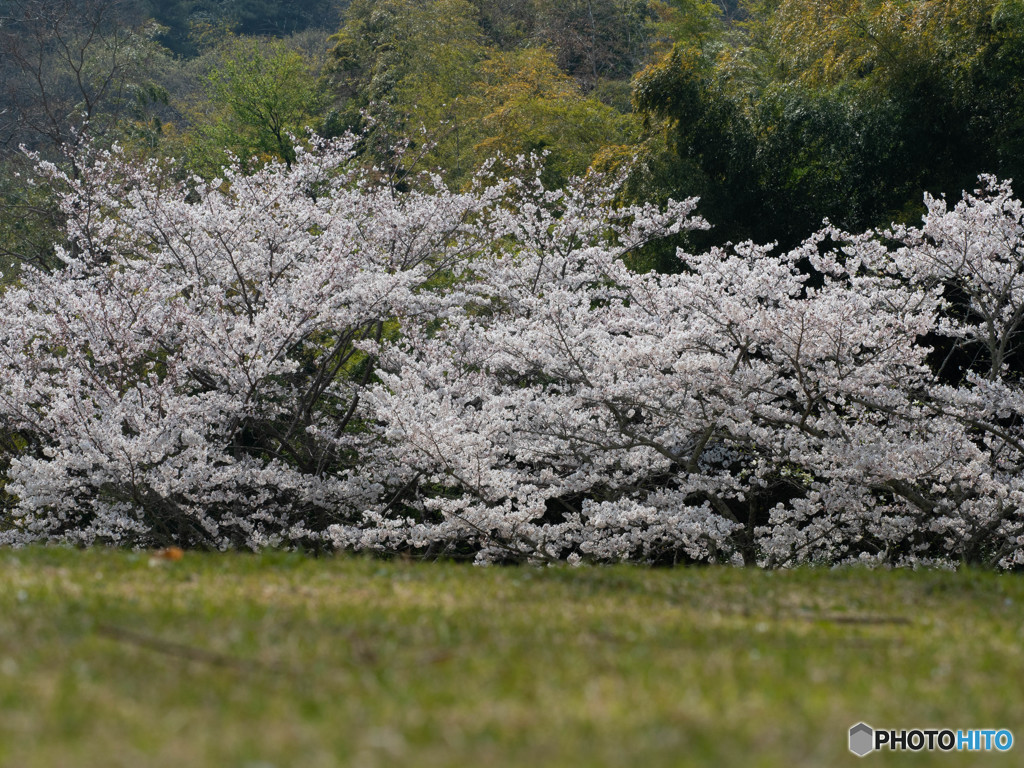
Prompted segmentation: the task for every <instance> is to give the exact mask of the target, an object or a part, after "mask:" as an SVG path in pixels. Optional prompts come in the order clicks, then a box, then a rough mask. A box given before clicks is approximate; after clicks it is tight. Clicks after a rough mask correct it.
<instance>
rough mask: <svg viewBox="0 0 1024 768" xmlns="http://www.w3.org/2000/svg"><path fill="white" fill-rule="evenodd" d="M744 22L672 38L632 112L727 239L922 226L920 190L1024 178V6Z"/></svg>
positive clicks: (752, 10) (840, 9) (898, 6)
mask: <svg viewBox="0 0 1024 768" xmlns="http://www.w3.org/2000/svg"><path fill="white" fill-rule="evenodd" d="M747 10H748V12H749V16H748V17H747V18H746V20H745V21H743V22H742V23H739V24H733V25H731V26H729V27H724V28H721V29H720V30H719V33H718V34H717V36H716V35H715V34H710V35H709V32H708V28H706V27H705V28H692V29H689V30H687V29H686V28H684V27H678V26H677V27H675V28H674V30H673V34H674V35H676V36H677V37H678V38H679V39H680V43H679V45H678V47H677V48H676V49H674V50H673V51H670V52H667V53H666V54H664V55H663V57H662V58H661V60H660V61H658V62H655V63H654V64H652V65H651V66H650V67H649V68H648V69H647V70H645V71H644V72H642V73H641V74H640V75H639V76H638V78H637V80H636V91H635V103H636V105H637V107H638V108H639V109H641V110H642V111H644V112H645V113H646V114H647V115H648V116H649V118H658V119H660V120H662V121H664V123H663V125H664V126H665V127H666V128H667V130H668V131H669V135H670V138H671V141H670V144H671V146H672V148H673V150H674V151H675V152H676V153H677V154H678V155H679V157H680V158H681V159H682V160H683V162H684V164H685V165H686V166H687V167H688V169H689V170H688V171H686V172H684V173H682V174H680V175H677V176H676V177H675V178H673V179H670V180H667V181H668V184H669V187H670V188H671V189H672V191H673V192H674V193H675V194H677V195H678V194H701V195H702V196H703V197H704V207H703V210H704V213H705V214H706V215H707V216H708V217H709V218H711V219H712V220H714V221H716V222H721V224H722V225H724V226H720V228H719V230H718V233H717V235H716V237H718V238H719V239H735V238H737V237H750V236H755V235H756V237H757V238H758V239H762V240H764V239H778V240H780V241H782V242H783V243H784V244H787V245H792V244H794V243H795V242H796V241H798V240H799V239H800V238H802V237H803V236H804V235H805V234H806V233H807V232H809V231H811V230H812V229H814V228H815V227H816V226H818V225H819V224H820V222H821V220H822V219H823V218H825V217H827V218H829V219H831V220H832V221H834V222H837V223H840V224H841V225H842V226H844V227H847V228H851V229H856V228H863V227H867V226H873V225H878V224H884V223H887V222H889V221H891V220H893V219H894V218H895V219H900V220H907V219H913V218H916V217H917V216H918V215H919V213H920V212H921V210H922V209H921V203H920V201H921V195H922V192H923V191H925V190H927V191H930V192H932V193H940V192H941V193H949V194H956V193H958V192H959V191H960V190H961V189H964V188H970V187H971V186H972V184H973V180H974V178H975V177H976V176H977V174H978V173H981V172H994V173H998V174H999V175H1002V176H1007V177H1015V176H1016V177H1020V175H1021V171H1022V170H1024V160H1022V157H1024V155H1022V154H1021V152H1020V151H1019V149H1020V147H1021V143H1020V142H1021V139H1020V136H1021V130H1020V128H1021V126H1022V125H1024V119H1022V116H1024V98H1022V86H1021V82H1022V76H1021V73H1022V72H1024V67H1022V66H1021V64H1022V39H1024V23H1022V22H1024V15H1022V11H1021V3H1020V2H1019V0H1007V1H1005V2H1000V1H998V0H983V1H982V2H976V1H975V0H921V1H920V2H913V3H907V2H901V1H900V0H874V1H873V2H867V3H864V2H860V1H859V0H828V1H826V2H810V0H764V1H762V2H751V3H749V5H748V7H747ZM666 29H673V28H671V27H666ZM651 125H652V126H654V123H651ZM647 193H648V194H655V192H654V191H653V190H650V189H649V190H647Z"/></svg>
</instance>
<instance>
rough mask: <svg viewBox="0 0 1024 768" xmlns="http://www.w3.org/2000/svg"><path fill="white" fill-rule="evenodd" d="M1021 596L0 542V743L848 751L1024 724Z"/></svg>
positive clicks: (243, 752) (460, 750) (160, 752)
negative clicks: (930, 731) (869, 734)
mask: <svg viewBox="0 0 1024 768" xmlns="http://www.w3.org/2000/svg"><path fill="white" fill-rule="evenodd" d="M1022 606H1024V579H1021V577H1020V576H1019V575H997V574H990V573H975V572H969V571H968V572H960V573H940V572H916V573H915V572H909V571H901V572H884V571H879V572H870V571H863V570H834V571H813V570H797V571H788V572H762V571H753V570H743V569H728V568H722V569H718V568H714V569H711V568H699V569H698V568H692V569H675V570H651V569H643V568H633V567H615V568H594V569H578V570H572V569H568V568H565V569H562V568H551V569H531V568H508V569H504V568H493V569H480V568H473V567H471V566H467V565H457V564H446V563H433V564H422V563H408V562H398V561H392V562H382V561H376V560H372V559H364V558H349V557H337V558H328V559H312V558H306V557H303V556H299V555H283V554H265V555H259V556H256V555H238V554H233V555H220V554H192V553H189V554H186V555H185V557H184V558H183V559H181V560H180V561H169V560H163V559H159V558H154V557H152V555H151V554H150V553H129V552H115V551H105V550H91V551H68V550H60V549H32V550H22V551H4V552H0V765H2V766H11V767H12V768H13V767H14V766H18V767H19V768H34V767H36V766H38V767H40V768H41V767H42V766H47V767H49V766H77V767H80V768H88V767H89V766H97V767H98V766H103V768H114V767H115V766H176V767H179V766H218V767H221V766H223V767H225V768H229V767H233V766H237V767H238V768H242V767H246V768H267V767H268V766H278V767H279V768H283V766H308V767H310V768H316V767H317V766H334V765H362V766H388V765H395V766H399V765H401V766H412V765H415V766H443V765H444V766H448V765H450V766H470V765H487V766H521V765H529V766H568V765H587V766H589V765H594V766H598V765H607V766H629V765H637V766H640V765H642V766H671V765H716V766H727V765H744V766H823V765H840V764H853V763H854V762H855V761H856V758H854V757H853V756H852V755H851V754H850V753H849V752H847V749H846V738H847V729H848V728H849V727H850V726H851V725H852V724H854V723H856V722H858V721H860V720H864V721H866V722H868V723H870V724H872V725H874V726H877V727H891V728H908V729H909V728H914V727H921V728H925V727H940V728H944V727H948V728H952V729H957V728H1008V729H1010V730H1012V731H1014V732H1015V735H1017V736H1018V737H1024V727H1022V726H1021V723H1022V722H1024V697H1022V696H1021V695H1020V685H1019V681H1020V680H1022V679H1024V651H1022V647H1024V644H1022V639H1024V618H1022V612H1021V607H1022ZM1019 749H1020V747H1019V745H1018V746H1015V747H1014V748H1013V749H1012V750H1011V751H1010V752H1008V753H1006V754H995V753H992V754H975V755H961V756H954V755H945V754H941V753H940V754H933V755H929V754H920V755H916V756H914V755H906V754H904V755H895V754H889V753H881V754H874V755H871V756H869V758H868V759H869V760H870V761H871V764H872V765H896V764H900V765H902V764H913V765H927V764H932V763H935V764H938V763H941V764H943V765H966V764H968V763H970V764H984V765H986V766H987V765H993V766H996V765H1009V764H1011V762H1014V763H1015V762H1016V759H1019V757H1018V756H1017V753H1018V752H1019ZM1015 758H1016V759H1015Z"/></svg>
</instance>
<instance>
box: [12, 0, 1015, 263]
mask: <svg viewBox="0 0 1024 768" xmlns="http://www.w3.org/2000/svg"><path fill="white" fill-rule="evenodd" d="M0 70H2V71H0V83H2V87H0V205H2V206H3V215H0V250H2V252H3V254H4V255H5V256H6V257H7V258H8V259H10V260H12V261H13V262H15V263H17V262H21V261H26V260H27V261H32V262H36V263H40V262H45V261H46V259H48V258H49V252H50V249H51V248H52V244H53V242H54V237H53V234H54V232H55V227H56V226H57V225H58V224H59V218H60V217H59V214H58V213H57V212H56V211H54V210H52V206H50V205H48V204H47V196H46V191H45V190H44V189H40V188H36V187H31V186H29V185H27V184H26V182H25V181H24V180H25V178H26V175H25V170H26V168H27V167H28V161H27V160H26V158H25V157H24V155H23V154H22V153H21V151H20V150H19V146H21V145H24V146H26V147H27V148H28V149H30V150H34V151H37V152H40V153H41V154H42V155H43V156H44V157H56V156H57V154H58V147H60V146H61V145H67V144H71V145H73V144H74V143H75V142H76V141H77V140H78V139H79V137H80V136H82V135H83V134H82V131H83V128H84V126H85V125H86V124H88V133H89V135H90V136H91V137H92V138H93V140H94V141H98V142H100V143H101V144H109V143H111V142H114V141H117V142H120V143H122V144H124V145H126V146H128V147H129V148H130V149H131V151H132V152H133V153H136V154H137V155H139V156H151V157H158V158H176V159H177V160H178V162H177V164H176V165H175V166H174V168H173V170H174V172H175V173H177V174H179V175H180V174H185V173H197V174H200V175H202V176H204V177H210V176H212V175H215V174H216V172H217V170H218V169H219V168H220V167H221V166H222V164H224V163H225V162H226V161H227V159H228V155H229V153H230V154H234V155H237V156H239V157H241V158H243V159H244V160H247V161H248V159H249V158H252V159H253V161H254V162H256V163H259V162H261V161H262V160H265V159H267V158H270V157H279V158H282V159H285V160H289V159H290V158H291V157H292V155H293V151H294V150H293V147H292V142H293V140H295V139H294V138H293V137H296V136H297V137H299V140H302V137H304V136H305V135H306V132H307V130H313V131H315V132H317V133H319V134H321V135H325V136H336V135H340V134H342V133H344V132H345V131H355V132H358V133H360V134H361V135H362V136H363V141H362V145H361V150H360V151H361V153H362V155H363V157H364V158H365V159H366V160H367V162H373V163H376V164H378V165H381V166H386V167H388V168H391V169H392V170H393V171H394V172H397V173H398V177H400V176H401V175H402V174H404V173H406V172H408V171H410V170H412V169H425V168H429V169H440V170H441V171H442V172H443V173H444V175H445V176H446V178H447V180H448V181H449V183H451V184H454V185H455V186H459V185H460V184H463V183H466V181H467V180H468V179H469V177H470V176H471V174H472V173H473V171H474V170H475V169H476V168H477V167H478V166H479V165H480V163H481V162H483V161H484V160H485V159H486V158H488V157H490V156H492V155H494V154H495V153H497V152H499V151H500V152H503V153H506V154H512V155H514V154H518V153H529V152H546V153H547V160H546V170H545V173H546V177H547V178H546V180H547V181H548V182H550V183H552V184H556V185H557V184H559V183H561V182H563V181H564V180H565V179H566V178H567V177H569V176H570V175H574V174H582V173H584V172H585V171H586V169H587V168H588V167H590V166H596V167H598V168H601V169H605V170H607V169H610V168H616V167H618V166H620V165H622V164H624V163H627V162H631V161H632V158H634V156H635V157H636V158H637V160H636V161H635V162H633V163H632V165H631V169H632V170H631V174H630V180H629V183H628V185H627V190H628V192H627V194H628V196H629V197H630V198H631V200H630V201H631V202H635V201H664V200H666V199H668V198H669V197H674V198H676V199H681V198H685V197H688V196H691V195H698V196H700V198H701V208H700V212H701V213H702V214H703V215H704V216H705V217H706V218H707V219H708V220H709V221H711V222H712V223H713V224H714V228H713V229H712V230H711V231H709V232H707V233H699V234H696V235H694V234H691V235H690V237H691V238H694V237H696V238H698V240H699V242H697V243H695V245H697V246H706V245H708V244H712V243H723V242H726V241H732V242H738V241H739V240H742V239H745V238H754V239H756V240H758V241H762V242H764V241H778V242H779V243H780V244H781V245H782V246H792V245H794V244H796V243H797V242H799V241H800V239H802V238H803V237H805V236H806V235H807V234H808V233H809V232H811V231H813V230H814V229H816V228H817V227H818V226H819V225H820V223H821V221H822V219H823V218H828V219H830V220H831V221H832V222H833V223H834V224H836V225H837V226H840V227H843V228H846V229H849V230H859V229H863V228H865V227H869V226H876V225H884V224H888V223H890V222H892V221H901V222H915V221H917V220H919V217H920V214H921V213H922V212H923V210H924V209H923V203H922V195H923V193H924V192H925V191H927V192H930V193H932V194H935V195H939V194H949V195H952V196H955V195H958V194H959V193H960V191H961V190H963V189H970V188H973V186H974V183H975V179H976V177H977V175H978V174H979V173H980V172H986V173H994V174H996V175H998V176H1000V177H1004V178H1006V177H1009V178H1019V177H1021V173H1020V170H1021V166H1022V163H1024V159H1022V158H1024V95H1022V78H1021V72H1022V71H1024V2H1022V1H1021V0H826V1H824V2H821V1H819V0H814V1H813V2H812V1H811V0H717V1H716V2H712V0H668V1H667V2H662V0H570V1H569V2H555V1H554V0H513V1H512V2H496V1H495V0H354V1H353V2H351V3H350V4H349V3H344V2H338V1H337V0H299V1H298V2H288V3H285V2H281V1H277V0H181V1H180V2H159V3H158V2H153V1H151V0H2V2H0ZM671 253H672V248H671V247H670V246H665V247H663V248H662V249H661V250H660V251H652V252H651V253H649V254H648V257H647V258H646V261H644V262H638V266H642V267H656V268H661V269H672V268H673V265H674V263H675V262H674V259H672V258H671Z"/></svg>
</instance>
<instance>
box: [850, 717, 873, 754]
mask: <svg viewBox="0 0 1024 768" xmlns="http://www.w3.org/2000/svg"><path fill="white" fill-rule="evenodd" d="M874 742H875V731H874V729H873V728H872V727H871V726H870V725H868V724H867V723H857V724H856V725H855V726H853V727H852V728H851V729H850V751H851V752H853V754H855V755H856V756H857V757H864V755H866V754H868V752H870V751H872V750H873V749H874V748H875V745H874Z"/></svg>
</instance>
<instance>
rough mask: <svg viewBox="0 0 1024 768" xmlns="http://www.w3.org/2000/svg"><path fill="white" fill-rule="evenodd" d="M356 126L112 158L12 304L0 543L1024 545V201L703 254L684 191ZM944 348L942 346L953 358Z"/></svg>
mask: <svg viewBox="0 0 1024 768" xmlns="http://www.w3.org/2000/svg"><path fill="white" fill-rule="evenodd" d="M352 147H353V140H351V139H344V140H341V141H339V142H334V143H323V142H318V143H315V146H314V149H313V150H311V151H302V152H299V154H298V156H297V157H296V159H295V161H294V162H293V163H292V164H291V167H287V166H285V165H283V164H270V165H268V166H267V167H265V168H263V169H262V170H259V171H256V172H254V173H251V174H248V175H247V174H245V173H242V172H241V171H239V170H238V169H237V168H234V169H230V168H229V169H227V170H226V171H225V173H224V175H223V178H221V179H216V180H214V181H212V182H210V183H204V182H201V181H200V180H198V179H192V180H189V181H187V182H184V183H175V182H171V181H169V180H167V179H165V178H164V177H162V176H161V174H160V171H159V168H158V167H157V166H155V165H150V166H145V167H139V166H136V165H132V164H131V163H128V162H127V161H124V160H122V159H121V158H120V156H119V155H118V154H117V152H116V151H115V152H112V153H100V154H98V155H97V156H96V157H95V158H94V159H93V161H92V162H91V163H79V167H80V168H81V167H85V168H87V170H86V171H85V172H83V173H81V174H80V175H79V176H78V177H76V178H67V177H64V176H62V175H61V174H60V173H59V171H58V170H57V169H56V168H54V167H52V166H46V165H45V164H44V165H43V167H42V170H43V171H44V172H45V173H47V174H49V175H50V176H51V178H52V179H54V180H56V181H59V182H60V183H61V184H63V185H64V186H65V187H66V189H67V192H66V194H65V195H64V197H63V206H64V211H65V213H66V214H67V216H68V220H69V225H68V243H69V245H68V247H67V248H66V249H65V250H63V251H61V257H62V259H63V263H64V266H63V268H61V269H59V270H55V271H53V272H42V271H34V272H28V273H26V275H25V276H24V278H23V280H22V282H21V284H20V285H19V287H17V288H14V289H10V290H8V291H7V292H6V293H5V294H3V296H2V297H0V301H2V303H3V304H4V306H3V307H2V311H0V359H2V363H3V366H4V370H5V372H6V374H7V375H6V376H5V377H4V379H3V380H2V381H0V417H2V419H3V423H4V425H5V426H6V428H7V430H8V432H9V433H11V434H13V435H15V436H16V442H17V443H18V444H19V445H21V446H23V448H22V450H20V452H19V453H18V454H17V455H16V456H14V457H13V458H12V459H11V462H10V468H9V470H8V472H7V474H8V479H7V486H6V488H7V491H8V493H9V494H11V495H12V497H13V499H14V506H13V508H12V510H11V512H10V523H9V525H8V526H7V530H6V531H4V532H2V533H0V540H2V541H5V542H8V543H21V542H27V541H32V540H63V541H73V542H82V543H91V542H111V543H121V544H128V545H148V544H153V543H164V542H177V543H181V544H186V545H190V546H206V547H222V548H226V547H250V548H258V547H262V546H266V545H286V546H303V547H317V548H323V547H337V548H352V549H369V550H376V551H384V552H396V551H409V552H413V553H420V554H423V555H428V556H429V555H440V554H450V555H459V556H472V557H475V558H476V559H477V560H478V561H479V562H485V563H486V562H506V561H535V562H548V561H556V560H569V561H570V562H581V561H594V562H606V561H618V560H632V561H643V562H658V563H674V562H694V561H709V562H730V563H737V564H740V563H742V564H757V565H762V566H766V567H786V566H790V565H794V564H798V563H805V562H821V563H842V562H853V561H859V562H867V563H870V564H883V563H884V564H897V565H902V564H906V565H916V564H943V565H948V564H953V563H957V562H962V561H968V562H981V563H987V564H990V565H997V566H1000V567H1015V566H1020V565H1022V564H1024V517H1022V509H1024V480H1022V479H1021V478H1022V477H1024V472H1022V470H1024V433H1022V421H1024V419H1022V416H1024V393H1022V391H1021V386H1020V373H1019V371H1020V366H1019V363H1018V362H1017V361H1018V359H1019V350H1018V349H1017V346H1018V343H1019V339H1020V334H1021V324H1022V322H1024V290H1022V288H1024V277H1022V275H1024V209H1022V205H1021V203H1020V202H1019V201H1017V200H1015V199H1014V198H1013V196H1012V191H1011V189H1010V187H1009V185H1008V184H1006V183H1000V182H997V181H996V180H995V179H992V178H988V177H985V178H983V179H982V180H981V181H982V188H981V189H979V190H977V191H975V192H974V193H973V194H967V195H965V196H964V198H963V200H962V201H960V202H959V203H957V204H956V205H955V206H953V207H949V206H948V204H947V203H946V202H945V201H944V200H934V199H930V198H929V199H928V200H927V201H926V202H927V204H928V214H927V215H926V217H925V219H924V222H923V224H922V226H921V227H920V228H908V227H899V228H893V229H892V230H890V231H885V232H867V233H861V234H851V233H845V232H841V231H838V230H836V229H834V228H832V227H828V226H826V228H825V229H823V230H822V231H821V232H819V233H817V234H815V235H813V236H811V237H810V238H809V239H808V240H807V241H806V242H805V243H803V244H802V245H801V246H800V247H798V248H796V249H795V250H793V251H791V252H787V253H777V252H775V250H774V249H773V248H772V247H771V246H761V245H756V244H753V243H742V244H739V245H736V246H731V247H729V248H727V249H715V250H712V251H710V252H707V253H699V254H690V253H685V252H680V253H679V254H678V257H679V259H680V260H681V267H682V269H681V271H680V272H679V273H678V274H671V275H665V274H655V273H638V272H634V271H631V270H630V269H629V268H628V267H627V266H626V263H627V261H628V259H625V258H624V257H627V256H628V255H629V254H630V253H631V252H632V251H633V250H635V249H637V248H641V247H643V246H644V245H646V244H647V243H649V242H651V241H652V240H655V239H658V238H661V237H665V236H669V235H675V234H678V233H679V232H681V231H684V230H688V229H696V228H703V227H707V226H708V225H707V223H706V222H704V221H703V220H702V219H701V218H699V217H698V216H696V215H694V211H695V210H696V206H697V201H696V200H685V201H679V202H672V203H669V204H668V206H666V207H665V208H658V207H655V206H651V205H634V206H622V205H620V204H619V203H618V202H617V183H616V180H615V179H609V178H604V177H601V176H599V175H597V174H591V175H589V176H587V177H586V178H583V179H576V180H574V181H573V182H572V183H571V184H569V185H568V186H567V187H566V188H564V189H547V188H545V186H544V184H543V183H542V181H541V174H540V164H539V161H536V160H531V159H525V158H519V159H517V160H514V161H509V162H508V163H507V165H508V167H510V168H511V169H512V170H513V173H512V174H511V176H510V177H509V178H506V179H505V180H503V181H499V180H498V179H496V178H495V177H494V176H493V175H492V174H491V172H490V171H489V170H488V169H487V168H485V169H483V171H482V172H481V173H480V174H479V175H478V177H477V179H476V181H475V182H474V183H473V184H472V185H471V186H470V187H469V188H467V189H466V190H465V191H462V192H453V191H451V190H448V189H446V188H445V187H444V185H443V184H442V183H441V181H440V180H439V179H437V178H432V177H429V176H428V177H424V178H423V179H421V182H420V183H419V185H418V186H415V187H414V188H413V189H412V190H411V191H406V192H401V193H400V192H397V191H395V190H394V189H393V188H391V187H390V186H389V185H388V182H387V179H386V178H385V177H384V176H383V175H381V174H379V173H375V172H374V171H373V170H372V169H371V170H360V169H359V168H358V167H356V166H354V165H352V164H351V163H350V158H351V154H352ZM954 359H955V360H956V361H957V362H956V363H955V365H954V364H953V363H950V361H951V360H954Z"/></svg>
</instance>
